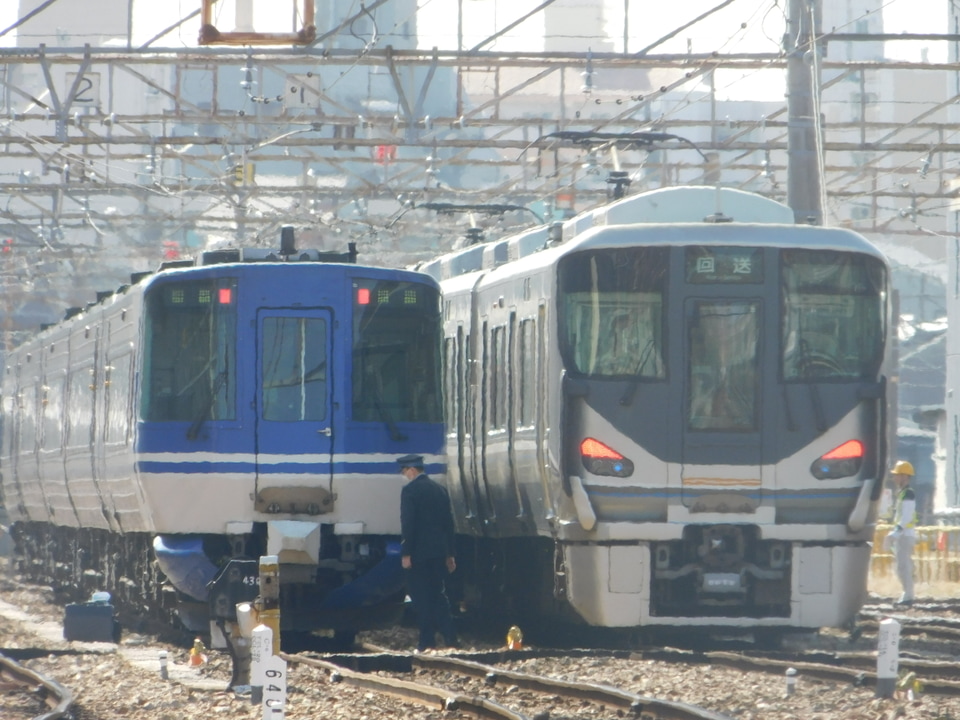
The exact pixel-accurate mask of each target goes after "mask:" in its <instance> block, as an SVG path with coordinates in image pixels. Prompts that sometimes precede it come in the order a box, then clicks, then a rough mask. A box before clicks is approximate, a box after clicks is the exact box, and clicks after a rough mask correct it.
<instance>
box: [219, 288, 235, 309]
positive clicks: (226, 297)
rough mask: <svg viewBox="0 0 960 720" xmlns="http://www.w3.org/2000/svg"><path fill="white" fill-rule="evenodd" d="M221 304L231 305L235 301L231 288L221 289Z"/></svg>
mask: <svg viewBox="0 0 960 720" xmlns="http://www.w3.org/2000/svg"><path fill="white" fill-rule="evenodd" d="M219 298H220V304H221V305H229V304H230V303H231V302H232V301H233V291H232V290H231V289H230V288H220V293H219Z"/></svg>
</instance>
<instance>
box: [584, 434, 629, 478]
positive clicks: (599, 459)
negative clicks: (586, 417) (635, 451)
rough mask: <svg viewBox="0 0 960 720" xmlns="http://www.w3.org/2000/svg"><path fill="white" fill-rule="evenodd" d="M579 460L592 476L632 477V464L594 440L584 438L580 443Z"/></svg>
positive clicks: (608, 447) (610, 448)
mask: <svg viewBox="0 0 960 720" xmlns="http://www.w3.org/2000/svg"><path fill="white" fill-rule="evenodd" d="M580 460H581V461H582V462H583V466H584V467H585V468H586V469H587V471H588V472H591V473H593V474H594V475H612V476H614V477H630V476H631V475H633V462H632V461H631V460H628V459H627V458H625V457H624V456H623V455H621V454H620V453H618V452H617V451H616V450H614V449H613V448H612V447H610V446H609V445H605V444H603V443H602V442H600V441H599V440H595V439H594V438H586V439H585V440H584V441H583V442H582V443H580Z"/></svg>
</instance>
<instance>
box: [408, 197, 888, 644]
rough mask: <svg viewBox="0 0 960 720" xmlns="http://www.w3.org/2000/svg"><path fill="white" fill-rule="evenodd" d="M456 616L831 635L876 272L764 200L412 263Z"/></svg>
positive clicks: (861, 584)
mask: <svg viewBox="0 0 960 720" xmlns="http://www.w3.org/2000/svg"><path fill="white" fill-rule="evenodd" d="M421 269H422V270H424V271H426V272H427V273H429V274H432V275H433V276H434V277H436V278H437V279H438V280H439V281H440V282H441V287H442V291H443V308H444V312H443V317H444V337H445V351H444V352H445V369H444V386H445V390H446V392H445V417H446V419H447V433H448V434H447V453H448V474H447V482H448V486H449V489H450V491H451V496H452V499H453V504H454V509H455V514H456V517H457V522H458V529H459V531H460V533H461V534H462V540H463V541H464V546H463V547H462V548H461V550H460V555H461V557H460V558H459V559H458V564H460V565H461V567H462V569H463V571H464V574H465V576H466V577H465V578H464V586H463V598H464V603H465V604H466V605H471V604H473V605H479V606H480V607H481V610H482V609H483V607H484V606H486V608H487V609H490V608H501V610H500V611H499V612H501V613H502V612H503V611H502V608H507V613H509V614H512V615H515V616H516V617H518V618H521V619H524V620H525V621H526V622H531V623H532V622H536V621H544V620H553V619H555V618H560V619H569V620H573V621H574V622H575V623H579V624H586V625H588V626H593V627H598V628H599V627H609V628H644V627H655V626H683V625H687V626H706V627H720V628H724V627H726V628H734V627H741V628H743V627H749V628H755V629H756V628H767V629H769V630H771V631H772V632H774V633H775V634H776V633H777V632H778V631H779V630H783V629H799V628H817V627H823V626H842V625H844V624H846V623H847V622H849V621H851V620H852V618H853V617H854V616H855V615H856V612H857V611H858V609H859V608H860V606H861V604H862V602H863V600H864V598H865V596H866V579H867V572H868V565H869V558H870V546H869V545H868V541H869V540H870V539H871V523H872V522H873V520H874V518H875V514H876V504H877V500H878V497H879V494H880V490H881V487H882V477H883V469H884V467H885V463H886V458H885V456H886V437H887V429H886V426H887V390H888V384H887V376H888V373H889V368H888V362H889V360H888V357H889V352H888V346H889V343H890V342H891V338H890V330H889V328H890V312H891V310H890V293H889V282H890V280H889V270H888V266H887V263H886V261H885V259H884V257H883V256H882V254H881V253H880V252H879V251H878V250H877V249H876V248H875V247H874V246H873V245H872V244H871V243H869V242H868V241H867V240H865V239H864V238H862V237H861V236H859V235H857V234H855V233H853V232H850V231H848V230H843V229H830V228H823V227H810V226H798V225H795V224H794V221H793V213H792V211H791V210H790V209H789V208H788V207H786V206H785V205H782V204H780V203H777V202H775V201H772V200H769V199H765V198H763V197H760V196H757V195H753V194H749V193H745V192H742V191H737V190H731V189H717V188H708V187H685V188H667V189H663V190H658V191H654V192H650V193H645V194H641V195H636V196H632V197H628V198H625V199H622V200H620V201H617V202H614V203H612V204H610V205H607V206H605V207H602V208H600V209H598V210H594V211H591V212H587V213H583V214H581V215H579V216H577V217H575V218H572V219H570V220H568V221H566V222H564V223H563V224H562V226H561V225H559V224H556V225H554V226H553V227H552V228H551V227H539V228H535V229H532V230H529V231H527V232H524V233H521V234H519V235H516V236H514V237H508V238H503V239H500V240H496V241H492V242H489V243H486V244H482V245H474V246H471V247H467V248H465V249H463V250H461V251H458V252H454V253H451V254H449V255H446V256H443V257H441V258H438V259H436V260H433V261H431V262H429V263H427V264H426V265H424V266H423V267H422V268H421Z"/></svg>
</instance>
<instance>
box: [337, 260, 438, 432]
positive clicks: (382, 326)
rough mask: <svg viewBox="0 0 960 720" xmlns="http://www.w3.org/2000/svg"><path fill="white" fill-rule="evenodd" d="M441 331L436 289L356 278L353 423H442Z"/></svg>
mask: <svg viewBox="0 0 960 720" xmlns="http://www.w3.org/2000/svg"><path fill="white" fill-rule="evenodd" d="M442 331H443V325H442V318H441V315H440V291H439V289H437V288H435V287H432V286H430V285H427V284H424V283H419V282H410V281H398V280H386V279H375V278H355V279H354V282H353V347H352V356H353V357H352V360H353V397H352V418H353V420H355V421H360V422H384V423H387V425H388V426H391V427H392V425H393V424H394V423H399V422H421V423H439V422H443V404H442V394H443V388H442V385H441V382H442V375H441V362H442V357H441V356H440V353H438V352H436V348H437V347H439V346H440V341H441V338H442Z"/></svg>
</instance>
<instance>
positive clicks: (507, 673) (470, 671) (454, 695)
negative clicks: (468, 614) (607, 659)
mask: <svg viewBox="0 0 960 720" xmlns="http://www.w3.org/2000/svg"><path fill="white" fill-rule="evenodd" d="M284 659H286V660H287V661H288V662H291V663H304V664H307V665H311V666H313V667H316V668H319V669H321V670H324V671H326V672H327V673H328V674H329V677H330V680H331V681H332V682H347V683H351V684H354V685H357V686H358V687H363V688H366V689H369V690H376V691H378V692H384V693H388V694H391V695H395V696H400V697H403V698H405V699H406V700H409V701H411V702H420V703H423V704H426V705H432V706H434V707H437V708H439V709H444V710H460V711H464V712H468V713H471V714H473V715H476V716H477V717H482V718H499V719H501V720H527V719H528V718H534V719H536V718H547V717H556V716H557V715H558V714H560V713H558V712H557V710H558V708H562V707H564V705H565V703H567V702H568V701H573V700H576V701H580V702H587V703H591V704H595V705H598V706H601V707H602V708H610V709H613V710H617V711H620V712H628V713H630V715H631V716H633V717H636V718H640V719H641V720H732V718H731V716H729V715H724V714H722V713H717V712H714V711H712V710H707V709H705V708H702V707H698V706H696V705H690V704H686V703H679V702H673V701H669V700H660V699H657V698H650V697H644V696H642V695H638V694H636V693H632V692H628V691H626V690H621V689H619V688H615V687H610V686H606V685H600V684H596V683H590V682H577V681H568V680H558V679H554V678H547V677H543V676H540V675H531V674H529V673H523V672H517V671H512V670H508V669H504V668H503V667H497V666H494V665H489V664H485V663H480V662H477V661H475V660H469V659H465V658H460V657H453V656H432V655H402V654H398V653H378V654H366V655H360V654H358V655H340V656H332V657H330V658H328V659H323V658H314V657H308V656H303V655H285V656H284ZM414 671H421V673H422V674H427V675H429V676H431V677H436V678H437V682H445V683H450V682H451V678H454V679H455V681H456V682H458V684H462V685H465V686H466V688H469V689H467V690H466V691H464V690H451V689H449V688H448V687H443V686H440V685H434V684H429V685H428V684H423V683H420V682H411V681H409V680H404V679H401V678H398V677H392V676H389V675H386V673H392V674H396V675H398V674H409V673H412V672H414ZM516 689H522V690H526V691H528V693H531V694H533V695H535V696H536V699H533V698H531V697H524V698H522V699H521V700H522V704H523V705H526V706H531V709H528V708H526V707H524V708H522V709H517V708H516V707H509V706H508V705H507V703H508V702H510V700H511V699H513V702H512V703H511V704H512V705H514V706H515V705H516V704H517V700H516V692H515V691H516ZM490 695H493V696H495V697H496V698H497V699H491V698H490V697H489V696H490ZM511 696H512V697H511Z"/></svg>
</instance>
